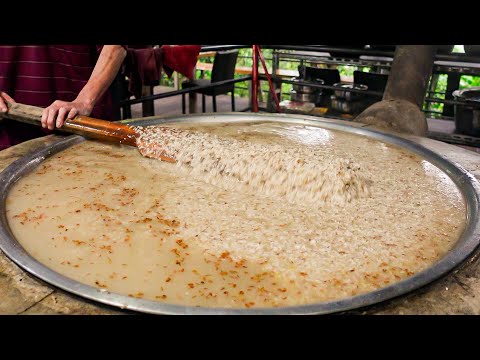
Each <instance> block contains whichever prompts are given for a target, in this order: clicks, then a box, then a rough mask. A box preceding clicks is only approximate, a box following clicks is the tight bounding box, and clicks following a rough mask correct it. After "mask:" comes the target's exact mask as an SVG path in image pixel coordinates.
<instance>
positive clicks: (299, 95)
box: [290, 90, 317, 103]
mask: <svg viewBox="0 0 480 360" xmlns="http://www.w3.org/2000/svg"><path fill="white" fill-rule="evenodd" d="M290 99H291V100H292V101H301V102H313V103H314V102H316V99H317V94H315V93H303V92H298V91H295V90H292V91H290Z"/></svg>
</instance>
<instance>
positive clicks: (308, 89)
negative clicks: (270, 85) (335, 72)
mask: <svg viewBox="0 0 480 360" xmlns="http://www.w3.org/2000/svg"><path fill="white" fill-rule="evenodd" d="M292 81H302V80H301V79H298V78H292ZM303 81H304V82H305V80H303ZM313 83H314V84H316V85H323V84H325V81H323V80H322V79H315V81H314V82H313ZM293 90H295V91H296V92H299V93H304V94H313V93H321V92H322V89H319V88H315V87H312V86H309V85H300V84H293Z"/></svg>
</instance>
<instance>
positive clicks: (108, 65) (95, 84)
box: [0, 45, 127, 130]
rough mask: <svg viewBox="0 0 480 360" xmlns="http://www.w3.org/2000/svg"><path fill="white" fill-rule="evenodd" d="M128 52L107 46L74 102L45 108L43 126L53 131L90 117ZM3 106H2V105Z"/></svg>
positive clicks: (57, 103) (65, 102)
mask: <svg viewBox="0 0 480 360" xmlns="http://www.w3.org/2000/svg"><path fill="white" fill-rule="evenodd" d="M126 54H127V52H126V50H125V48H124V47H122V46H120V45H105V46H104V47H103V49H102V51H101V52H100V55H99V57H98V60H97V63H96V64H95V68H94V69H93V72H92V75H91V76H90V79H89V80H88V82H87V83H86V84H85V86H84V87H83V89H82V90H81V91H80V93H79V94H78V96H77V98H76V99H75V100H73V101H72V102H67V101H61V100H57V101H55V102H53V104H52V105H50V106H49V107H47V108H45V109H44V110H43V114H42V126H43V127H44V128H48V129H50V130H53V129H54V128H55V126H56V127H57V128H60V127H62V125H63V123H64V121H65V120H66V119H67V118H68V119H73V118H74V117H75V116H76V115H77V114H80V115H86V116H88V115H90V113H91V112H92V110H93V107H94V106H95V104H96V103H97V101H98V100H99V99H100V98H101V97H102V95H103V94H104V93H105V91H106V90H107V89H108V87H109V86H110V84H111V83H112V81H113V80H114V79H115V76H116V75H117V73H118V70H119V69H120V66H121V65H122V62H123V59H124V58H125V56H126ZM0 105H1V104H0Z"/></svg>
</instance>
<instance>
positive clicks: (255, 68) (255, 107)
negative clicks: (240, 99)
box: [252, 45, 258, 112]
mask: <svg viewBox="0 0 480 360" xmlns="http://www.w3.org/2000/svg"><path fill="white" fill-rule="evenodd" d="M252 57H253V65H252V82H253V94H252V99H253V112H258V50H257V45H253V46H252Z"/></svg>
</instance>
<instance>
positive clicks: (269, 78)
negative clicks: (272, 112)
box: [257, 45, 282, 113]
mask: <svg viewBox="0 0 480 360" xmlns="http://www.w3.org/2000/svg"><path fill="white" fill-rule="evenodd" d="M257 51H258V56H259V57H260V61H261V62H262V66H263V70H264V71H265V75H266V76H267V80H268V86H269V87H270V92H271V93H272V96H273V100H274V101H275V105H276V106H277V112H279V113H280V112H282V109H281V108H280V103H279V101H278V97H277V93H276V92H275V89H274V88H273V83H272V78H271V77H270V74H269V73H268V69H267V64H266V63H265V59H264V57H263V54H262V50H261V48H260V46H259V45H258V46H257Z"/></svg>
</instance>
